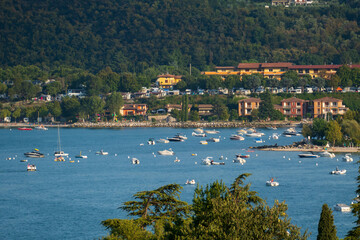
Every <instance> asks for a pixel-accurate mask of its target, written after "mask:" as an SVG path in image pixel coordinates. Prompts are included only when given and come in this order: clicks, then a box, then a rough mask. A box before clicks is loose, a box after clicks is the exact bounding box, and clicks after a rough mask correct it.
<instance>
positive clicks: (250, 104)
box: [238, 98, 262, 116]
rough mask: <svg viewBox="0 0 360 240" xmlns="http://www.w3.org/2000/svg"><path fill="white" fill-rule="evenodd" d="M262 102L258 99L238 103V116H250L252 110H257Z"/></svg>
mask: <svg viewBox="0 0 360 240" xmlns="http://www.w3.org/2000/svg"><path fill="white" fill-rule="evenodd" d="M260 102H262V100H261V99H259V98H246V99H242V100H239V101H238V114H239V116H250V115H251V112H252V110H254V109H258V108H259V106H260Z"/></svg>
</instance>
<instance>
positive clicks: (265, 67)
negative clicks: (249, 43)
mask: <svg viewBox="0 0 360 240" xmlns="http://www.w3.org/2000/svg"><path fill="white" fill-rule="evenodd" d="M341 66H343V65H294V64H293V63H290V62H277V63H239V64H238V66H237V67H229V66H226V67H215V71H209V72H202V74H204V75H207V76H212V75H215V76H221V77H223V78H226V77H227V76H230V75H239V78H241V76H243V75H251V74H254V73H258V74H261V75H263V76H264V77H265V78H275V79H278V80H280V79H281V77H282V75H283V74H284V73H285V72H287V71H289V70H293V71H295V72H297V73H298V75H299V76H303V75H305V74H308V75H310V76H311V77H312V78H316V77H322V78H325V79H329V78H330V77H331V76H332V75H334V74H335V73H336V72H337V70H338V69H339V68H340V67H341ZM349 67H350V68H360V65H354V64H352V65H349Z"/></svg>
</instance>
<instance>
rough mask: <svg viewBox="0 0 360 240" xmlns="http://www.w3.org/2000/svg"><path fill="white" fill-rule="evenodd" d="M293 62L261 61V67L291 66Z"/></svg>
mask: <svg viewBox="0 0 360 240" xmlns="http://www.w3.org/2000/svg"><path fill="white" fill-rule="evenodd" d="M292 65H293V63H290V62H277V63H262V64H261V67H263V68H271V67H280V68H288V67H291V66H292Z"/></svg>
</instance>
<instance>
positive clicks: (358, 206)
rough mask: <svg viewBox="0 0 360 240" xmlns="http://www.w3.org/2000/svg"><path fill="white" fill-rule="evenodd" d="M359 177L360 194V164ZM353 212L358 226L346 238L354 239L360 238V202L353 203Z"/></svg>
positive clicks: (358, 192) (347, 239) (358, 189)
mask: <svg viewBox="0 0 360 240" xmlns="http://www.w3.org/2000/svg"><path fill="white" fill-rule="evenodd" d="M357 163H360V161H358V162H357ZM358 173H359V175H358V177H357V179H356V180H357V183H358V188H357V190H356V193H357V194H358V195H359V194H360V166H359V169H358ZM352 213H353V215H354V216H355V217H357V219H356V221H355V223H356V226H355V227H354V228H353V229H351V230H350V231H349V232H348V234H347V236H346V238H345V239H346V240H353V239H360V203H359V202H358V203H354V204H353V205H352Z"/></svg>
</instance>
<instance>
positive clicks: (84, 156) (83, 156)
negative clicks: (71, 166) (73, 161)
mask: <svg viewBox="0 0 360 240" xmlns="http://www.w3.org/2000/svg"><path fill="white" fill-rule="evenodd" d="M75 158H87V156H86V155H82V154H81V151H80V154H79V155H76V156H75Z"/></svg>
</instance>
